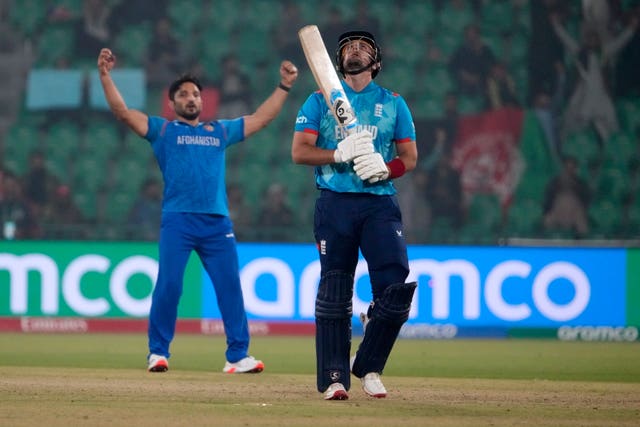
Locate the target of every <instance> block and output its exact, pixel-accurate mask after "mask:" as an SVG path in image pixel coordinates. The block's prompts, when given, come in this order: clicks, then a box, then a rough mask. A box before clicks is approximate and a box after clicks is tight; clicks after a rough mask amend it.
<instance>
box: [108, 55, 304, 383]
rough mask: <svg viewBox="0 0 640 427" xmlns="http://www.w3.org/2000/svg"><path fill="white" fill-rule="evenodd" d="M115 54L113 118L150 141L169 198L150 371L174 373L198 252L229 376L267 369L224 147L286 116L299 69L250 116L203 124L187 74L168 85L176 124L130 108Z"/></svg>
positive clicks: (283, 73) (285, 74) (283, 69)
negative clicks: (183, 304) (244, 271)
mask: <svg viewBox="0 0 640 427" xmlns="http://www.w3.org/2000/svg"><path fill="white" fill-rule="evenodd" d="M114 62H115V61H114V56H113V54H112V53H111V51H110V50H109V49H102V50H101V51H100V55H99V57H98V70H99V72H100V81H101V83H102V87H103V89H104V94H105V97H106V100H107V102H108V104H109V107H110V108H111V111H112V112H113V114H114V115H115V116H116V117H117V118H118V119H119V120H121V121H123V122H124V123H125V124H126V125H127V126H129V128H131V130H133V132H135V133H136V134H138V135H140V136H141V137H143V138H145V139H146V140H147V141H149V143H150V144H151V148H152V149H153V153H154V155H155V157H156V160H157V162H158V166H159V167H160V169H161V171H162V176H163V179H164V193H163V200H162V224H161V230H160V242H159V272H158V279H157V282H156V285H155V288H154V290H153V296H152V303H151V312H150V314H149V330H148V334H149V354H148V356H147V362H148V370H149V371H152V372H163V371H166V370H167V369H168V368H169V364H168V359H169V356H170V353H169V345H170V344H171V341H172V340H173V336H174V333H175V326H176V318H177V308H178V302H179V299H180V295H181V294H182V286H183V283H182V280H183V275H184V271H185V268H186V264H187V261H188V259H189V255H190V253H191V251H195V252H196V253H197V254H198V256H199V257H200V260H201V261H202V264H203V266H204V268H205V270H206V271H207V273H208V275H209V277H210V278H211V281H212V282H213V285H214V288H215V293H216V297H217V300H218V305H219V308H220V313H221V315H222V320H223V324H224V330H225V333H226V337H227V350H226V354H225V355H226V360H227V362H226V364H225V366H224V368H223V371H224V372H228V373H242V372H261V371H262V370H263V369H264V364H263V362H262V361H260V360H256V359H254V358H253V357H251V356H249V354H248V348H249V329H248V326H247V316H246V312H245V309H244V302H243V296H242V289H241V287H240V277H239V271H238V256H237V251H236V240H235V236H234V233H233V226H232V223H231V220H230V219H229V211H228V206H227V196H226V192H225V156H224V153H225V150H226V149H227V148H228V147H229V146H231V145H233V144H236V143H238V142H241V141H243V140H245V139H246V138H248V137H249V136H251V135H253V134H254V133H256V132H258V131H259V130H261V129H262V128H264V127H265V126H267V124H269V122H271V121H272V120H273V119H274V118H275V117H276V116H277V115H278V113H279V112H280V110H281V109H282V106H283V105H284V102H285V100H286V99H287V94H288V92H289V89H290V88H291V86H292V85H293V83H294V82H295V80H296V78H297V76H298V70H297V69H296V67H295V66H294V65H293V64H292V63H291V62H289V61H283V62H282V63H281V64H280V78H281V81H280V84H279V86H278V87H276V89H275V90H274V91H273V93H272V94H271V95H270V96H269V97H268V98H267V99H266V100H265V101H264V102H263V103H262V105H260V106H259V107H258V109H257V110H256V111H255V112H254V113H253V114H250V115H247V116H244V117H239V118H236V119H233V120H216V121H211V122H204V123H203V122H200V121H199V115H200V112H201V110H202V99H201V97H200V91H201V90H202V87H201V85H200V83H199V82H198V80H197V79H196V78H195V77H193V76H183V77H181V78H179V79H178V80H176V81H174V82H173V83H172V84H171V86H170V88H169V103H170V105H171V107H172V108H173V109H174V111H175V114H176V117H177V119H176V120H173V121H169V120H167V119H164V118H161V117H149V116H147V115H146V114H144V113H142V112H140V111H137V110H132V109H129V108H127V105H126V104H125V101H124V99H123V98H122V96H121V94H120V92H119V91H118V89H117V87H116V85H115V84H114V82H113V80H112V78H111V76H110V71H111V69H112V68H113V66H114Z"/></svg>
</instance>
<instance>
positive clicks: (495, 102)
mask: <svg viewBox="0 0 640 427" xmlns="http://www.w3.org/2000/svg"><path fill="white" fill-rule="evenodd" d="M486 88H487V89H486V108H487V109H488V110H498V109H500V108H506V107H515V108H518V107H520V101H519V100H518V92H517V90H516V82H515V80H514V79H513V77H512V76H511V74H510V73H509V71H508V70H507V66H506V65H505V64H504V63H503V62H495V63H494V64H493V65H492V66H491V71H490V72H489V75H488V76H487V86H486Z"/></svg>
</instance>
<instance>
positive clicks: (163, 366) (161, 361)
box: [147, 354, 169, 372]
mask: <svg viewBox="0 0 640 427" xmlns="http://www.w3.org/2000/svg"><path fill="white" fill-rule="evenodd" d="M147 362H148V365H147V371H149V372H166V371H168V370H169V361H168V360H167V358H166V357H164V356H160V355H159V354H150V355H149V357H148V358H147Z"/></svg>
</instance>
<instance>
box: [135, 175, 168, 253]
mask: <svg viewBox="0 0 640 427" xmlns="http://www.w3.org/2000/svg"><path fill="white" fill-rule="evenodd" d="M161 215H162V185H160V182H159V181H158V180H156V179H155V178H148V179H146V180H145V181H144V182H143V183H142V186H141V188H140V193H139V194H138V197H137V198H136V200H135V201H134V202H133V206H132V207H131V210H130V211H129V216H128V224H129V226H130V227H131V233H130V234H129V237H130V238H131V239H134V240H145V241H146V240H157V239H158V230H160V218H161Z"/></svg>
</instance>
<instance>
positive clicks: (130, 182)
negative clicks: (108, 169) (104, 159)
mask: <svg viewBox="0 0 640 427" xmlns="http://www.w3.org/2000/svg"><path fill="white" fill-rule="evenodd" d="M147 166H148V164H147V163H146V162H140V161H139V160H138V159H130V158H123V157H120V158H119V159H118V160H117V161H116V162H115V165H114V167H113V178H114V179H113V185H112V187H111V191H116V192H123V193H131V194H133V195H137V194H138V191H139V189H140V185H141V184H142V182H143V181H144V179H145V178H146V177H147Z"/></svg>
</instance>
